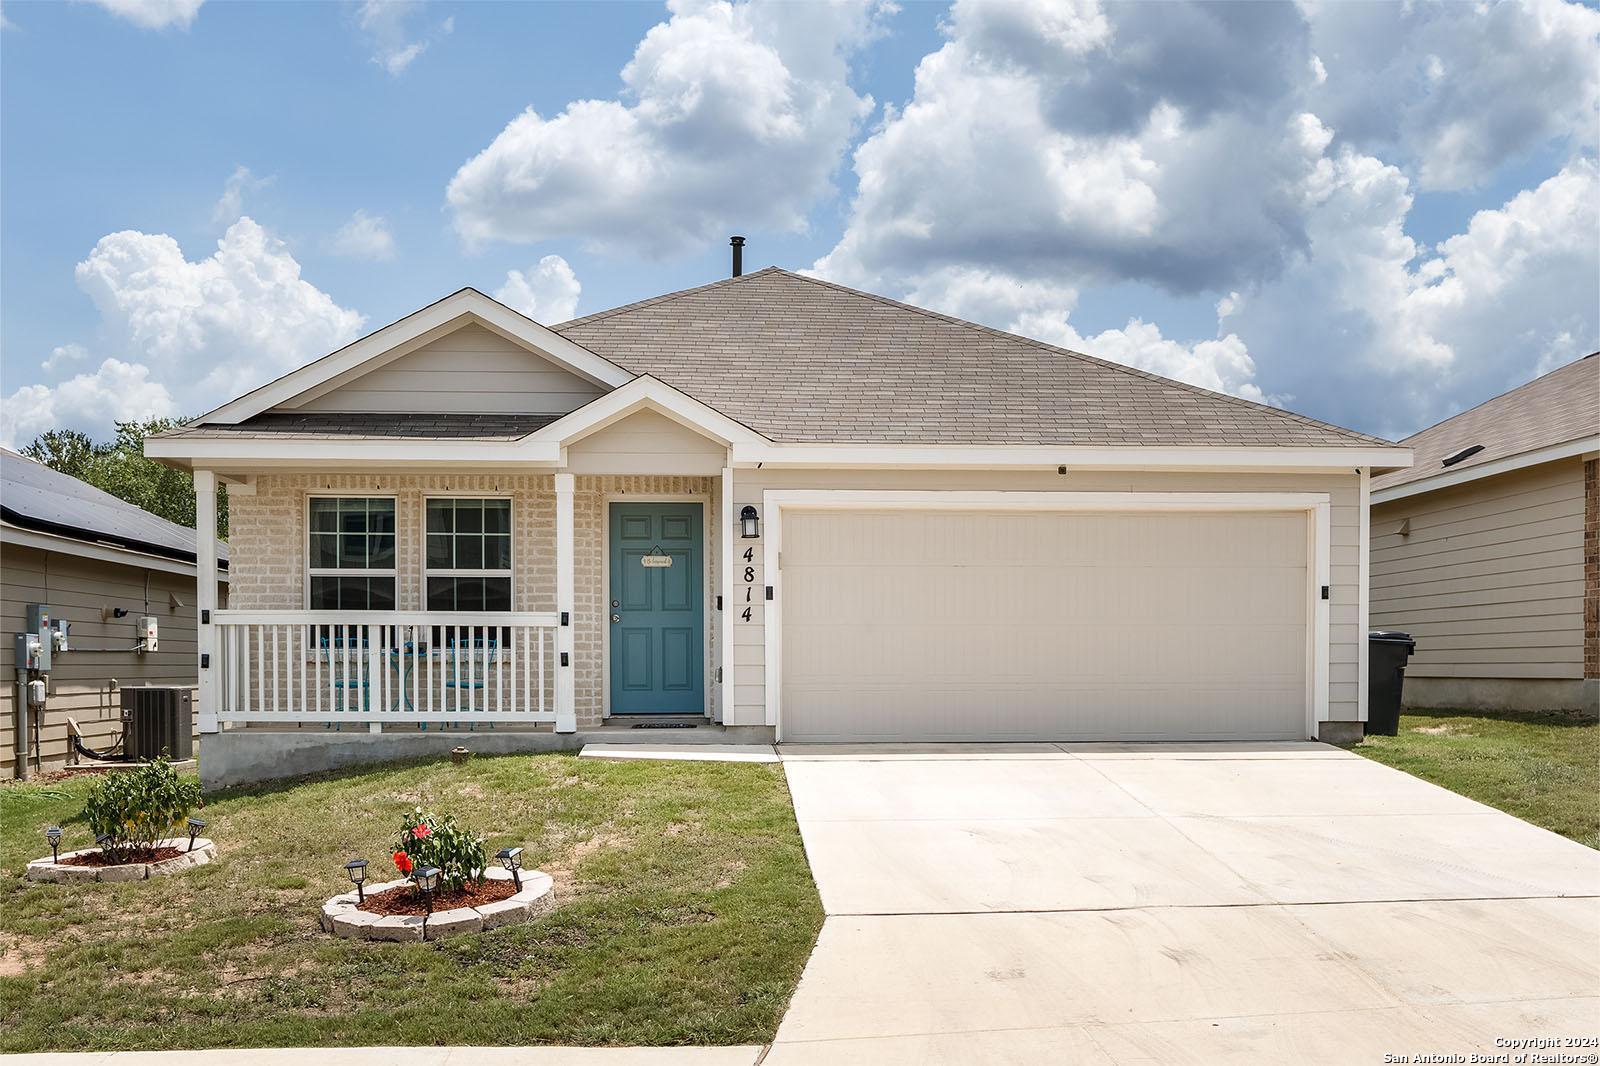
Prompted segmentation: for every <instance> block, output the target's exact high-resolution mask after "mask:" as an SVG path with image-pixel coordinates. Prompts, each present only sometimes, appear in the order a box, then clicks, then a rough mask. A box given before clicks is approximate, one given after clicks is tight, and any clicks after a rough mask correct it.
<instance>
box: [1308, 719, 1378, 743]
mask: <svg viewBox="0 0 1600 1066" xmlns="http://www.w3.org/2000/svg"><path fill="white" fill-rule="evenodd" d="M1365 735H1366V730H1365V729H1364V728H1363V726H1362V724H1361V723H1360V722H1318V723H1317V739H1318V740H1320V741H1322V742H1323V743H1324V744H1339V745H1345V744H1359V743H1360V742H1361V738H1362V737H1363V736H1365Z"/></svg>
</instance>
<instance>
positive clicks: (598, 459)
mask: <svg viewBox="0 0 1600 1066" xmlns="http://www.w3.org/2000/svg"><path fill="white" fill-rule="evenodd" d="M727 457H728V450H727V449H726V448H725V447H724V446H723V445H721V444H719V443H718V442H716V441H714V440H710V439H708V438H707V437H704V436H702V435H701V434H699V433H697V432H695V431H694V430H692V429H689V428H688V427H686V426H683V425H680V424H679V423H677V422H674V421H673V420H672V419H670V418H668V417H666V416H665V415H662V414H657V413H656V412H654V411H640V412H638V413H636V414H632V415H629V416H628V417H627V418H624V419H622V420H620V421H618V422H615V423H613V424H612V425H609V426H607V427H606V428H605V429H602V430H598V431H596V432H594V433H591V434H590V435H589V436H587V437H584V438H583V439H582V440H580V441H578V442H576V443H574V444H572V445H570V446H569V447H568V448H567V469H568V470H569V471H571V472H572V473H574V474H579V475H582V474H700V475H716V474H720V473H721V472H722V468H723V467H724V466H726V465H727Z"/></svg>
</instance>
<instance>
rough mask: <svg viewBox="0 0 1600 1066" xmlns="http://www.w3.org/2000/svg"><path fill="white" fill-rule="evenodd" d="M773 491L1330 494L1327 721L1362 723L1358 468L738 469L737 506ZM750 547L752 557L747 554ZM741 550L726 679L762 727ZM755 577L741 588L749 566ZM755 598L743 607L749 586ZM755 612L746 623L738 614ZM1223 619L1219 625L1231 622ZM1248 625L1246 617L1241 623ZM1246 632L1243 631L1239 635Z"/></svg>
mask: <svg viewBox="0 0 1600 1066" xmlns="http://www.w3.org/2000/svg"><path fill="white" fill-rule="evenodd" d="M768 489H882V490H908V489H920V490H967V491H985V490H990V491H992V490H1035V491H1037V490H1043V491H1063V492H1070V491H1084V492H1326V493H1328V494H1329V495H1330V497H1331V503H1332V507H1331V511H1332V530H1331V563H1332V568H1331V578H1332V581H1331V584H1332V588H1331V589H1330V593H1331V596H1330V604H1329V608H1330V609H1329V627H1328V643H1329V674H1328V678H1329V695H1328V720H1329V721H1335V722H1340V721H1348V722H1354V721H1358V720H1359V718H1360V684H1359V681H1358V678H1359V669H1360V667H1359V654H1360V643H1361V629H1360V622H1359V605H1358V601H1359V595H1360V539H1361V510H1360V508H1361V501H1360V479H1359V476H1358V475H1357V474H1356V472H1355V471H1354V470H1353V469H1352V470H1350V471H1348V472H1339V473H1327V474H1257V473H1187V472H1168V473H1163V472H1155V471H1150V472H1141V471H1072V472H1069V473H1068V474H1066V475H1065V476H1063V475H1060V474H1056V473H1054V472H1050V471H982V470H979V471H970V472H952V471H935V470H898V471H896V470H772V469H768V470H743V469H742V470H737V471H735V472H734V508H735V510H736V511H737V510H738V509H739V508H741V507H743V506H744V505H745V504H751V505H753V506H755V507H756V508H757V510H763V509H764V501H763V498H762V494H763V493H764V492H765V491H766V490H768ZM751 545H754V546H755V551H754V552H753V553H752V559H751V560H750V561H749V562H746V561H745V560H744V558H743V551H744V549H745V548H746V547H748V546H751ZM734 546H735V552H736V556H735V566H736V573H735V574H734V578H735V580H734V582H733V589H734V604H733V606H734V608H735V613H734V614H733V615H732V616H730V618H729V624H730V625H731V626H732V636H731V637H730V640H731V643H732V648H733V676H732V678H731V679H730V689H731V695H730V700H729V702H730V705H731V709H730V716H729V718H728V722H729V723H730V724H738V725H760V724H764V723H765V722H766V676H765V665H764V664H765V651H764V642H765V630H764V625H765V614H766V609H767V605H766V603H765V601H764V599H763V595H764V587H765V585H766V583H767V582H766V578H765V574H764V572H763V563H762V552H761V548H760V542H759V541H746V540H737V541H735V542H734ZM746 566H750V567H751V576H752V579H753V580H751V581H750V582H745V581H744V580H743V578H744V574H745V571H744V569H743V568H744V567H746ZM747 588H748V589H750V590H751V592H750V599H749V601H748V604H747V602H746V598H745V597H746V592H745V590H746V589H747ZM747 605H748V606H750V607H751V617H750V620H749V621H745V620H743V617H742V613H741V612H742V610H743V608H744V607H745V606H747ZM1230 621H1231V620H1229V619H1219V620H1218V624H1223V625H1225V624H1229V623H1230ZM1238 621H1239V622H1240V624H1241V625H1245V626H1247V625H1248V621H1249V620H1248V619H1240V620H1238ZM1242 636H1243V634H1242Z"/></svg>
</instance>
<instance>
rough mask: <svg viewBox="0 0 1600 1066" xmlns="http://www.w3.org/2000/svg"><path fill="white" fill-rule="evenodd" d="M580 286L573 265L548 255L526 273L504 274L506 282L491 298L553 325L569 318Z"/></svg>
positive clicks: (580, 290)
mask: <svg viewBox="0 0 1600 1066" xmlns="http://www.w3.org/2000/svg"><path fill="white" fill-rule="evenodd" d="M582 289H583V287H582V286H581V285H579V284H578V276H577V275H576V274H574V273H573V272H572V267H571V266H570V265H568V263H567V261H566V260H565V259H563V258H561V257H560V256H559V255H547V256H545V257H544V258H543V259H541V260H539V262H538V265H536V266H534V267H533V268H531V269H530V270H529V271H528V272H527V273H526V274H524V273H523V272H522V271H520V270H512V271H508V272H507V273H506V283H505V284H504V285H502V286H500V288H498V289H496V290H495V293H494V298H495V299H496V300H499V301H500V302H501V303H503V304H505V305H506V306H507V307H512V308H515V309H516V310H518V311H521V312H522V313H523V314H525V315H527V316H528V317H529V318H531V319H533V320H534V321H535V322H538V323H541V324H542V325H546V326H549V325H554V324H555V323H557V322H565V321H567V320H568V319H569V318H572V317H573V316H574V315H575V314H576V313H577V310H578V296H579V294H580V293H581V292H582Z"/></svg>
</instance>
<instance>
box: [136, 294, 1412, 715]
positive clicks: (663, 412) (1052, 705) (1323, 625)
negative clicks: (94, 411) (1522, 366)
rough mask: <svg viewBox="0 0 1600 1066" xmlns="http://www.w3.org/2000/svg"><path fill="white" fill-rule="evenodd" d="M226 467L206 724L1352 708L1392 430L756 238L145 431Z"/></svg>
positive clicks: (207, 633) (434, 310)
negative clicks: (731, 271) (642, 284)
mask: <svg viewBox="0 0 1600 1066" xmlns="http://www.w3.org/2000/svg"><path fill="white" fill-rule="evenodd" d="M147 452H148V454H150V455H152V456H156V457H159V458H161V459H163V460H164V461H166V462H169V463H173V464H178V465H181V466H183V467H187V468H190V469H192V470H193V471H194V477H195V486H196V493H197V496H198V498H199V500H200V502H201V511H202V517H201V520H200V522H201V525H202V526H204V525H205V523H206V522H208V521H209V515H208V514H207V513H206V501H207V499H208V498H209V495H210V493H211V490H212V486H213V485H215V484H217V483H218V482H219V481H220V482H222V483H225V484H226V485H227V486H228V490H229V493H230V495H229V503H230V521H231V533H230V537H231V547H232V561H233V575H232V585H231V596H232V602H231V608H230V609H229V610H228V611H225V612H215V613H213V614H207V615H205V616H204V617H205V618H208V619H209V621H204V622H203V624H202V626H201V645H200V648H201V651H200V654H201V656H202V668H201V703H202V717H203V723H204V725H203V728H206V729H217V728H219V726H221V725H226V724H228V723H246V724H252V725H257V726H259V725H262V724H264V723H265V724H280V725H282V724H289V723H298V724H300V725H301V727H302V733H303V732H304V730H305V729H307V728H313V729H334V730H346V731H347V730H349V729H350V728H351V727H352V726H354V727H356V728H358V729H360V730H362V731H368V730H370V731H379V730H382V731H385V732H392V731H395V730H396V729H397V728H398V729H410V730H419V729H423V728H427V729H432V730H435V731H437V730H438V729H440V728H465V727H477V726H479V725H483V726H487V725H489V724H495V725H499V726H501V727H504V726H505V725H506V724H507V723H511V724H516V723H521V724H524V725H533V726H536V727H540V728H543V729H546V730H548V729H553V730H555V731H557V732H572V731H576V730H590V729H594V728H596V727H600V726H602V725H606V724H610V725H613V726H614V725H616V724H618V723H623V722H625V723H632V724H641V723H642V721H643V722H646V723H647V722H648V721H650V720H652V719H655V720H658V724H666V723H670V722H682V723H686V724H692V723H693V722H696V721H698V722H700V723H705V724H707V725H708V726H709V725H713V724H720V725H722V726H725V727H728V728H729V729H733V728H741V729H743V730H745V731H747V732H759V733H760V734H762V735H765V736H768V737H773V736H775V737H776V738H777V739H779V740H781V741H787V742H796V741H848V742H865V741H973V740H985V741H1005V740H1037V739H1053V740H1107V741H1141V740H1219V741H1220V740H1241V739H1249V740H1257V739H1268V738H1306V737H1319V736H1320V737H1332V738H1336V739H1350V738H1354V737H1356V736H1359V735H1360V732H1361V722H1362V720H1363V719H1364V718H1365V715H1366V710H1365V692H1366V686H1365V684H1364V676H1365V669H1366V641H1365V640H1364V639H1363V634H1364V632H1365V626H1366V616H1367V601H1366V595H1367V587H1366V582H1365V580H1364V574H1365V572H1366V551H1367V528H1368V526H1367V520H1366V516H1367V499H1368V489H1369V485H1370V478H1371V477H1372V475H1373V473H1374V472H1375V471H1383V470H1391V469H1396V468H1400V467H1404V466H1406V465H1407V464H1409V462H1410V458H1411V456H1410V451H1409V450H1408V449H1406V448H1402V447H1397V446H1396V445H1394V444H1392V443H1390V442H1387V441H1383V440H1380V439H1377V438H1374V437H1370V436H1366V435H1363V434H1360V433H1356V432H1352V431H1349V430H1345V429H1340V428H1338V427H1337V426H1332V425H1327V424H1325V423H1323V422H1319V421H1316V420H1314V419H1311V418H1307V417H1304V416H1302V415H1298V414H1294V413H1291V412H1289V411H1284V410H1279V409H1277V408H1274V407H1270V406H1265V405H1262V404H1258V403H1251V402H1249V401H1246V400H1243V399H1239V398H1237V397H1233V396H1225V395H1220V394H1217V393H1213V392H1209V391H1206V390H1204V389H1200V388H1196V387H1194V386H1191V385H1186V384H1182V383H1179V382H1176V381H1170V380H1167V379H1165V378H1161V377H1158V376H1156V375H1153V374H1149V373H1145V372H1143V371H1139V370H1135V369H1132V368H1130V367H1126V366H1122V365H1119V364H1116V363H1111V362H1106V361H1103V360H1100V359H1094V358H1091V357H1089V356H1086V355H1082V354H1079V353H1076V352H1071V351H1066V350H1063V349H1061V348H1056V347H1052V346H1050V345H1047V344H1043V343H1040V342H1038V341H1034V340H1029V339H1027V338H1024V337H1019V336H1014V335H1011V334H1007V333H1003V332H1000V331H998V330H994V329H989V328H987V327H984V326H980V325H975V324H973V323H970V322H963V321H960V320H958V319H955V318H951V317H948V316H945V315H941V314H936V313H934V312H931V311H927V310H923V309H921V308H918V307H912V306H908V305H906V304H903V303H896V302H894V301H892V300H888V299H885V298H883V297H879V296H874V295H871V294H869V293H865V292H858V291H855V290H852V289H848V288H844V287H841V286H839V285H835V284H831V283H829V282H826V281H822V280H818V279H816V278H811V277H805V276H802V275H799V274H794V273H790V272H788V271H785V270H780V269H777V268H768V269H765V270H761V271H759V272H755V273H751V274H746V275H742V276H740V275H736V276H734V277H732V278H730V279H726V280H723V281H719V282H716V283H714V284H710V285H705V286H701V287H698V288H693V289H688V290H685V291H682V292H674V293H669V294H667V295H665V296H658V297H655V298H653V299H647V300H642V301H640V302H637V303H632V304H628V305H626V306H623V307H617V308H614V309H612V310H609V311H602V312H599V313H597V314H592V315H587V316H585V317H583V318H578V319H575V320H573V321H570V322H566V323H563V324H560V325H555V326H543V325H540V324H539V323H537V322H534V321H532V320H530V319H528V318H526V317H524V316H522V315H520V314H518V313H516V312H515V311H512V310H511V309H509V308H507V307H505V306H503V305H502V304H500V303H497V302H496V301H494V300H492V299H490V298H489V297H487V296H485V295H483V294H482V293H480V292H477V291H474V290H472V289H463V290H461V291H460V292H457V293H454V294H453V295H450V296H448V297H445V298H444V299H442V300H440V301H438V302H437V303H434V304H431V305H429V306H427V307H424V308H422V309H421V310H419V311H417V312H415V313H413V314H411V315H408V316H406V317H405V318H403V319H401V320H399V321H398V322H395V323H393V324H391V325H388V326H385V327H383V328H382V329H380V330H378V331H377V332H375V333H372V334H370V335H369V336H367V337H364V338H362V339H361V340H358V341H356V342H355V343H353V344H351V345H349V346H348V347H346V348H343V349H340V350H339V351H337V352H334V353H333V354H331V355H328V356H325V357H323V358H321V359H318V360H317V361H315V362H313V363H310V364H308V365H307V366H304V367H302V368H300V369H299V370H296V371H294V372H292V373H290V374H287V375H285V376H284V377H282V378H280V379H278V380H276V381H273V382H271V383H270V384H267V385H265V386H262V387H261V388H259V389H256V390H255V391H253V392H251V393H248V394H246V395H244V396H242V397H240V398H238V399H236V400H234V401H232V402H230V403H227V404H224V405H223V406H221V407H219V408H217V409H216V410H214V411H211V412H210V413H208V414H206V415H204V416H202V417H201V418H199V419H198V420H197V421H196V422H194V423H192V424H191V425H189V426H186V427H184V428H182V429H178V430H175V431H172V432H169V433H167V434H164V435H162V436H160V437H156V438H153V439H152V440H151V441H150V442H149V444H148V447H147Z"/></svg>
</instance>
